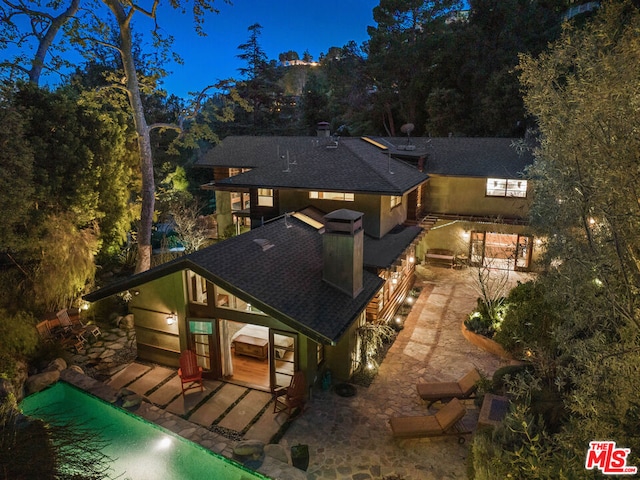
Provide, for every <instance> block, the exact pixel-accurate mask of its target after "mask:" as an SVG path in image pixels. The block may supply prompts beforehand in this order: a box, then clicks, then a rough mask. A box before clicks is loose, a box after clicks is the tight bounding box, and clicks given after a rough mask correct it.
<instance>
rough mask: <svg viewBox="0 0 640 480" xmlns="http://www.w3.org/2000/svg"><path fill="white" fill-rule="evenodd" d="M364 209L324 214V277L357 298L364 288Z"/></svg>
mask: <svg viewBox="0 0 640 480" xmlns="http://www.w3.org/2000/svg"><path fill="white" fill-rule="evenodd" d="M362 216H363V214H362V213H361V212H354V211H353V210H348V209H346V208H343V209H340V210H336V211H334V212H331V213H329V214H327V215H325V216H324V219H325V227H324V234H323V235H322V255H323V257H322V258H323V267H322V279H323V280H324V281H325V282H327V283H328V284H330V285H332V286H334V287H336V288H337V289H338V290H341V291H343V292H345V293H346V294H348V295H350V296H351V298H356V297H357V296H358V294H359V293H360V292H361V291H362V269H363V263H364V258H363V257H364V230H363V229H362Z"/></svg>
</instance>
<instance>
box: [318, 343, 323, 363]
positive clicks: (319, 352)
mask: <svg viewBox="0 0 640 480" xmlns="http://www.w3.org/2000/svg"><path fill="white" fill-rule="evenodd" d="M322 362H324V345H322V344H321V343H317V344H316V365H320V364H321V363H322Z"/></svg>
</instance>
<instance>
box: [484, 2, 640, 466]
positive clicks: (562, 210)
mask: <svg viewBox="0 0 640 480" xmlns="http://www.w3.org/2000/svg"><path fill="white" fill-rule="evenodd" d="M638 25H640V11H639V10H638V8H637V7H635V6H633V5H632V4H631V2H629V1H621V2H614V1H612V2H606V3H603V4H602V6H601V9H600V11H599V12H598V13H597V14H596V15H595V16H594V17H592V19H591V20H590V21H588V22H586V23H585V24H584V26H581V27H578V26H577V25H571V24H565V26H564V30H563V32H562V35H561V37H560V38H559V40H558V41H556V42H555V43H554V44H552V46H551V48H550V49H549V51H547V52H544V53H542V54H541V55H539V56H538V57H535V58H534V57H532V56H529V55H522V56H521V59H520V66H519V69H520V80H521V82H522V84H523V87H524V89H525V95H524V102H525V106H526V108H527V110H528V111H529V112H530V114H531V115H533V116H534V117H535V119H536V121H537V123H538V125H539V129H540V147H539V149H538V150H537V151H536V160H535V163H534V165H533V167H532V169H531V171H530V172H529V175H530V177H531V178H533V179H534V180H535V183H534V188H535V191H534V194H535V197H534V202H533V206H532V209H531V222H532V225H533V226H534V227H535V228H536V231H537V234H538V235H543V236H544V237H543V238H546V239H547V240H546V252H545V254H544V256H543V265H544V267H545V269H546V271H545V273H544V274H543V275H541V276H540V278H539V280H538V284H537V287H538V288H540V290H541V292H540V293H538V294H540V295H543V296H544V303H547V304H549V305H553V306H555V308H556V309H557V311H556V312H554V315H553V317H554V319H553V325H551V326H550V327H551V335H552V338H551V339H550V340H551V342H550V345H551V347H552V348H554V349H555V350H556V352H555V355H554V357H555V358H554V363H555V366H556V369H555V372H553V373H554V376H553V378H552V382H550V385H553V386H554V389H555V393H556V394H557V395H558V396H559V397H560V399H561V400H562V402H563V407H564V411H565V412H567V415H566V417H564V418H561V419H559V421H558V422H555V424H552V423H549V422H547V424H546V425H545V426H544V429H543V430H539V432H538V433H540V436H537V441H538V440H539V439H541V438H546V440H545V445H543V446H544V447H545V450H544V452H545V457H546V458H545V462H544V463H545V464H555V465H558V466H559V465H562V474H561V475H560V474H558V477H559V478H563V477H564V478H578V477H583V476H584V458H585V452H586V449H587V448H588V445H589V442H590V441H593V440H594V439H600V438H607V439H610V440H613V441H615V442H616V443H617V444H618V445H624V447H625V448H629V449H630V451H631V454H630V455H629V457H628V458H627V464H628V465H637V464H638V463H639V462H640V457H639V456H638V453H637V452H639V451H640V441H639V440H638V436H637V425H638V422H639V421H640V406H639V405H638V400H637V392H638V391H640V378H639V377H638V375H637V366H638V362H640V328H639V327H640V308H639V307H640V298H639V296H638V293H639V289H640V262H639V261H638V259H639V258H640V257H639V255H638V253H639V248H640V234H639V233H638V232H640V229H639V227H640V225H639V224H638V222H640V212H639V211H638V210H639V209H640V206H639V204H638V200H639V196H638V192H637V185H638V181H639V180H640V178H638V175H639V173H638V169H637V161H638V158H637V152H638V151H640V137H639V136H638V135H637V125H638V123H639V121H640V118H639V117H640V110H638V108H637V105H638V104H639V102H640V91H639V90H638V85H640V71H639V70H638V68H637V62H636V59H637V58H638V56H639V55H640V30H639V29H638ZM536 295H537V294H536ZM535 321H537V322H539V323H540V325H539V326H541V325H542V322H543V321H545V319H544V318H543V319H540V318H537V319H535ZM541 380H542V378H541V377H538V378H535V377H534V378H532V379H531V381H530V382H527V383H529V384H531V385H534V384H536V383H538V384H539V382H540V381H541ZM540 388H541V387H540V385H538V386H537V387H535V388H526V387H525V386H524V385H521V386H520V389H519V391H520V392H521V393H522V394H523V395H524V396H529V398H531V397H532V396H533V394H534V393H535V391H536V389H538V390H539V389H540ZM524 403H525V405H526V403H527V402H524ZM530 405H531V407H533V406H534V405H535V402H534V401H531V402H530ZM511 425H513V424H511ZM551 427H554V428H553V430H551ZM511 431H512V432H516V430H515V429H514V428H512V430H511ZM549 435H551V436H549ZM526 436H527V433H526V432H524V431H521V432H519V433H518V437H519V438H520V439H521V440H525V438H526ZM519 443H521V444H522V445H523V446H524V448H523V449H519V447H518V443H516V442H514V439H505V440H504V441H503V442H502V444H503V445H505V446H506V447H507V448H508V449H509V450H513V445H516V449H515V450H514V451H513V453H516V454H518V453H520V454H524V453H526V455H527V457H529V460H528V461H527V462H525V464H524V465H522V466H521V467H517V465H516V464H515V461H511V460H504V459H502V460H501V459H499V458H497V456H494V457H493V458H485V459H479V458H477V459H476V461H481V462H497V464H500V463H502V464H504V463H505V462H509V463H508V464H507V466H508V467H511V471H512V472H514V473H513V474H512V475H513V476H514V477H515V478H537V477H536V476H535V474H536V473H539V472H541V471H543V470H544V469H534V468H533V467H535V466H536V464H535V463H534V462H536V458H535V457H537V456H538V454H539V453H540V452H542V451H543V450H541V449H540V448H539V447H538V446H535V445H533V446H534V447H535V450H532V449H530V448H528V447H527V446H526V442H523V441H519ZM509 445H510V446H511V447H509ZM546 448H551V450H546ZM532 452H533V453H535V454H536V455H531V453H532ZM548 453H551V457H549V456H547V454H548ZM520 460H522V457H521V458H520ZM519 464H521V463H519ZM500 470H501V469H493V471H500ZM514 470H515V471H514Z"/></svg>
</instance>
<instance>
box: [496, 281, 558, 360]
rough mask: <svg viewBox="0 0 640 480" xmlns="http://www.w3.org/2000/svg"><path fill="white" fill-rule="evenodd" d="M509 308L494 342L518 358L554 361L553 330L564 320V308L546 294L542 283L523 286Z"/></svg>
mask: <svg viewBox="0 0 640 480" xmlns="http://www.w3.org/2000/svg"><path fill="white" fill-rule="evenodd" d="M506 304H507V305H508V306H509V308H508V309H507V310H506V314H505V317H504V320H503V321H502V323H501V324H500V328H499V330H498V331H497V332H496V334H495V336H494V340H495V341H496V342H498V343H499V344H500V345H502V346H503V347H504V349H505V350H506V351H507V352H509V353H510V354H512V355H513V356H514V357H515V358H519V359H523V360H532V361H536V360H537V361H539V362H549V361H553V359H554V358H555V357H556V354H557V352H556V345H555V340H554V338H553V329H554V328H555V325H557V324H558V323H559V322H560V321H561V318H562V317H561V312H562V310H561V307H560V306H559V305H556V304H553V303H552V302H551V299H550V298H549V297H548V296H547V295H546V286H545V285H544V284H543V283H542V282H535V281H530V282H527V283H519V284H518V285H517V286H516V287H515V288H514V289H512V290H511V291H510V292H509V295H508V297H507V299H506Z"/></svg>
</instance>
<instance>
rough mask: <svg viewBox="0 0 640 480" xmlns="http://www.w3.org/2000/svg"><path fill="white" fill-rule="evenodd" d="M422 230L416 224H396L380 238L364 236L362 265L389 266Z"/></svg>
mask: <svg viewBox="0 0 640 480" xmlns="http://www.w3.org/2000/svg"><path fill="white" fill-rule="evenodd" d="M423 231H424V230H423V229H422V228H421V227H418V226H407V225H398V226H396V227H395V228H393V229H392V230H391V231H390V232H389V233H387V234H386V235H385V236H384V237H382V238H373V237H369V236H368V235H365V237H364V265H365V266H366V267H375V268H389V267H391V265H393V263H394V262H395V261H396V259H397V258H398V257H399V256H400V254H402V252H404V251H405V250H406V249H407V247H408V246H409V245H411V243H412V242H413V241H414V240H415V239H416V238H417V237H418V236H419V235H420V234H421V233H422V232H423Z"/></svg>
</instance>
